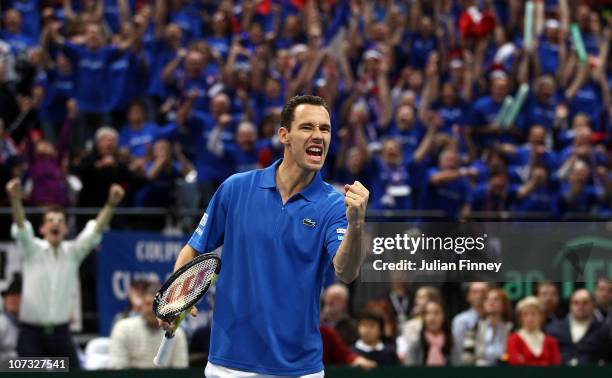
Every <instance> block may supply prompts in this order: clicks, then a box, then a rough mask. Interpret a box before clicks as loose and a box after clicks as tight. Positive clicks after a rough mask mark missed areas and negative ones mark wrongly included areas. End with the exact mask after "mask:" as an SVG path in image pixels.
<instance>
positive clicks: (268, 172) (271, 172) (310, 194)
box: [259, 159, 323, 202]
mask: <svg viewBox="0 0 612 378" xmlns="http://www.w3.org/2000/svg"><path fill="white" fill-rule="evenodd" d="M282 161H283V159H278V160H277V161H275V162H274V163H273V164H272V165H270V166H269V167H268V168H265V169H264V170H263V174H262V175H261V180H260V181H259V187H260V188H265V189H272V188H274V189H277V187H276V169H278V166H279V165H280V163H281V162H282ZM322 189H323V179H322V178H321V172H320V171H319V172H317V173H316V174H315V176H314V178H313V179H312V181H311V182H310V184H308V186H307V187H306V188H304V190H302V191H301V192H300V193H298V194H300V195H301V196H302V197H304V199H306V200H307V201H310V202H315V201H317V200H318V199H319V198H320V197H321V194H322V193H323V190H322Z"/></svg>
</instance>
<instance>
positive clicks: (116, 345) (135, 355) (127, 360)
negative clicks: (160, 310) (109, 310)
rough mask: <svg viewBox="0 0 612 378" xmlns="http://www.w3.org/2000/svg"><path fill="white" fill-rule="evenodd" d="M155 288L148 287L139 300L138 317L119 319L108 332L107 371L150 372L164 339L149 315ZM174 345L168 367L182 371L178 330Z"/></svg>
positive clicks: (185, 361)
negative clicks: (133, 369) (141, 302)
mask: <svg viewBox="0 0 612 378" xmlns="http://www.w3.org/2000/svg"><path fill="white" fill-rule="evenodd" d="M158 289H159V285H156V284H149V286H148V287H147V289H146V292H145V294H144V297H143V302H144V303H143V306H142V311H143V312H142V314H140V315H139V316H134V317H130V318H125V319H121V320H119V321H118V322H117V324H115V326H114V327H113V331H112V332H111V341H110V348H109V349H110V351H109V354H110V356H109V361H108V362H109V367H110V368H112V369H129V368H138V369H152V368H155V365H154V364H153V358H154V357H155V355H156V354H157V349H158V348H159V344H160V342H161V340H162V338H163V337H164V330H162V329H161V328H159V324H158V322H157V318H156V317H155V314H154V313H153V298H154V297H155V293H156V292H157V290H158ZM174 337H175V341H174V343H173V344H172V350H171V351H170V354H169V357H168V367H172V368H186V367H188V365H189V353H188V351H187V338H186V336H185V333H184V332H183V330H182V329H180V328H179V329H178V330H177V332H176V334H175V335H174Z"/></svg>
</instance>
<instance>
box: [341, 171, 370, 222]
mask: <svg viewBox="0 0 612 378" xmlns="http://www.w3.org/2000/svg"><path fill="white" fill-rule="evenodd" d="M369 197H370V192H369V191H368V190H367V189H366V188H365V186H363V184H362V183H360V182H359V181H355V182H354V183H353V185H348V184H346V185H344V204H345V205H346V219H347V220H348V223H349V225H350V224H360V223H363V222H365V214H366V208H367V206H368V198H369Z"/></svg>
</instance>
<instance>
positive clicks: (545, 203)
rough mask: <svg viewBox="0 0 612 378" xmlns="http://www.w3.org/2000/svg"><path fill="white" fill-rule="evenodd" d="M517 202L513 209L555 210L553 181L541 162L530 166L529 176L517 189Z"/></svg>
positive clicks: (551, 212) (549, 211) (532, 210)
mask: <svg viewBox="0 0 612 378" xmlns="http://www.w3.org/2000/svg"><path fill="white" fill-rule="evenodd" d="M516 196H517V199H518V203H517V204H516V205H515V208H514V210H515V211H525V212H543V213H549V214H551V215H552V214H553V213H554V212H555V211H556V206H555V204H556V194H555V191H554V183H552V182H551V180H550V178H549V172H548V170H547V169H546V166H544V165H543V164H535V165H533V166H531V168H530V172H529V178H528V180H527V181H526V182H525V184H523V185H521V186H520V187H519V188H518V191H517V195H516Z"/></svg>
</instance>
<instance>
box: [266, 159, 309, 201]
mask: <svg viewBox="0 0 612 378" xmlns="http://www.w3.org/2000/svg"><path fill="white" fill-rule="evenodd" d="M314 175H315V172H311V171H306V170H304V169H302V168H300V167H299V166H298V165H297V164H295V162H293V161H289V160H288V159H287V158H285V159H283V161H282V162H281V164H280V165H279V166H278V169H277V170H276V175H275V178H276V187H277V188H278V190H279V192H280V194H281V198H282V199H283V203H286V202H287V200H289V198H291V197H292V196H293V195H295V194H296V193H299V192H301V191H302V190H303V189H304V188H305V187H307V186H308V184H310V182H311V181H312V179H313V177H314Z"/></svg>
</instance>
